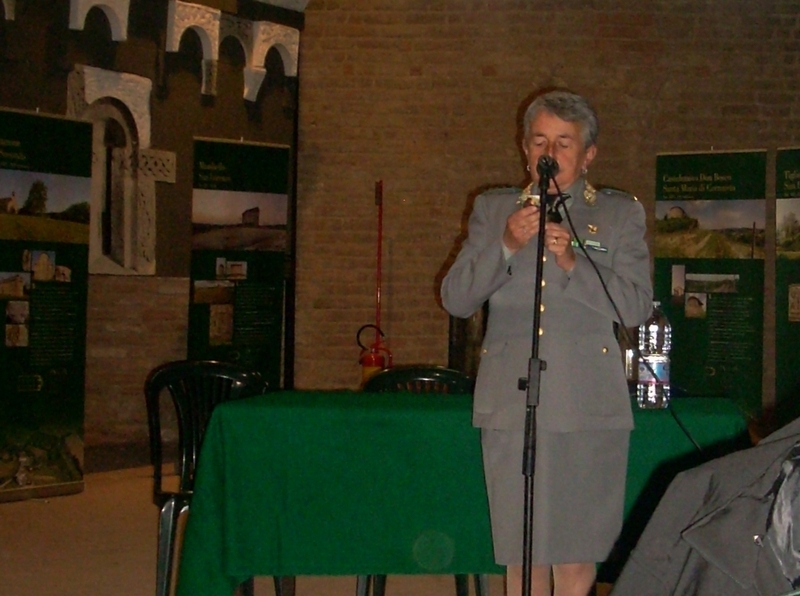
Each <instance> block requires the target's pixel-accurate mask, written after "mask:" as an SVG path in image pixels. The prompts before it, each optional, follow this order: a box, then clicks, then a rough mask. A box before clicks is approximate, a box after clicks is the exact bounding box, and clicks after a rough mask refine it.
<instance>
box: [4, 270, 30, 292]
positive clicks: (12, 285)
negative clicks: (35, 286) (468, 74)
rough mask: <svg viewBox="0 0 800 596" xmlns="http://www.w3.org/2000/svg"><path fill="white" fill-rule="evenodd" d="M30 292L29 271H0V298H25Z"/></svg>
mask: <svg viewBox="0 0 800 596" xmlns="http://www.w3.org/2000/svg"><path fill="white" fill-rule="evenodd" d="M30 293H31V274H30V273H24V272H22V271H0V298H26V297H28V296H29V295H30Z"/></svg>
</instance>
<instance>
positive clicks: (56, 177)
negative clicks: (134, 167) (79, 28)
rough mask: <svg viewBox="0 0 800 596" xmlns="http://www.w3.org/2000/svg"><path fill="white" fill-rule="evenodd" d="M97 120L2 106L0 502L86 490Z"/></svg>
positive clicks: (0, 137)
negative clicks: (88, 316) (88, 305)
mask: <svg viewBox="0 0 800 596" xmlns="http://www.w3.org/2000/svg"><path fill="white" fill-rule="evenodd" d="M91 160H92V126H91V124H89V123H86V122H78V121H73V120H68V119H64V118H59V117H53V116H45V115H39V114H31V113H27V112H16V111H2V110H0V309H2V313H3V315H4V325H3V331H4V333H3V341H2V342H1V343H0V501H8V500H17V499H24V498H31V497H45V496H50V495H57V494H68V493H73V492H78V491H80V490H81V489H82V488H83V419H84V399H85V381H86V300H87V288H88V277H89V274H88V258H89V246H88V239H89V219H88V218H89V201H90V196H89V193H90V187H91V178H90V176H91V163H92V161H91Z"/></svg>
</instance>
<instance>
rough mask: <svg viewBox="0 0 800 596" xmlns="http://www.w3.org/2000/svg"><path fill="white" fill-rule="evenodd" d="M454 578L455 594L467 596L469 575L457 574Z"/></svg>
mask: <svg viewBox="0 0 800 596" xmlns="http://www.w3.org/2000/svg"><path fill="white" fill-rule="evenodd" d="M455 579H456V596H469V576H468V575H464V574H458V575H456V576H455Z"/></svg>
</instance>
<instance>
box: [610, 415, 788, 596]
mask: <svg viewBox="0 0 800 596" xmlns="http://www.w3.org/2000/svg"><path fill="white" fill-rule="evenodd" d="M798 444H800V419H797V420H795V421H794V422H792V423H791V424H788V425H787V426H785V427H784V428H782V429H781V430H779V431H777V432H775V433H773V434H771V435H770V436H769V437H767V438H765V439H763V440H762V441H760V442H759V443H758V445H757V446H755V447H753V448H751V449H745V450H743V451H739V452H737V453H733V454H731V455H726V456H725V457H722V458H719V459H716V460H713V461H711V462H708V463H706V464H703V465H701V466H698V467H696V468H693V469H691V470H688V471H686V472H682V473H680V474H678V476H676V477H675V479H674V480H673V481H672V483H671V484H670V485H669V488H668V489H667V492H666V493H665V494H664V496H663V497H662V499H661V501H660V502H659V504H658V507H657V508H656V510H655V513H653V517H652V518H651V519H650V521H649V522H648V524H647V527H646V528H645V531H644V533H643V534H642V536H641V538H639V542H638V544H637V545H636V548H635V549H634V551H633V553H631V556H630V558H629V559H628V562H627V563H626V564H625V567H624V568H623V570H622V574H621V575H620V577H619V579H618V580H617V581H616V582H615V583H614V589H613V591H612V596H778V595H783V594H789V593H790V592H791V593H794V592H793V590H792V584H791V582H790V580H789V579H788V578H789V577H794V575H795V574H796V573H797V571H796V570H797V564H798V558H797V553H796V552H794V553H789V554H790V555H792V556H789V557H785V556H784V555H785V554H786V553H783V552H781V551H780V550H779V549H775V548H774V545H775V543H774V542H773V541H772V538H773V536H772V535H771V532H772V530H770V529H769V528H770V520H771V516H773V514H774V510H773V503H774V501H775V499H776V496H775V494H774V489H775V484H776V480H777V479H779V477H780V472H781V470H782V468H783V467H784V466H785V465H786V462H787V457H788V456H789V455H790V453H791V452H792V450H793V448H796V446H797V445H798ZM793 492H794V491H793ZM779 494H780V493H779ZM794 496H795V504H800V501H798V500H797V498H796V493H795V495H794ZM789 513H790V514H791V517H792V518H793V519H794V520H797V519H798V518H799V517H800V511H797V510H793V511H791V510H790V512H789ZM772 519H773V521H774V519H775V518H772ZM795 523H796V522H795ZM774 527H775V526H773V528H774ZM784 530H785V528H784ZM789 530H790V532H789V535H788V538H789V543H790V545H792V546H793V548H794V549H796V548H797V538H796V537H795V536H792V534H791V526H790V527H789ZM795 532H796V528H795ZM781 561H784V564H786V563H788V565H786V567H787V569H786V570H788V569H791V570H792V573H790V574H787V573H786V570H784V569H782V564H781Z"/></svg>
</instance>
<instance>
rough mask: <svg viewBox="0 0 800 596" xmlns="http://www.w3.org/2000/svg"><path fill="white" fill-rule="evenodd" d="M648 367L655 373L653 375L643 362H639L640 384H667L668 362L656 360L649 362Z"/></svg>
mask: <svg viewBox="0 0 800 596" xmlns="http://www.w3.org/2000/svg"><path fill="white" fill-rule="evenodd" d="M648 362H649V364H650V367H651V368H652V369H653V372H655V373H656V377H657V379H656V377H653V373H651V372H650V369H648V368H647V365H645V363H644V362H639V382H640V383H669V360H665V359H658V360H649V361H648Z"/></svg>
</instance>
